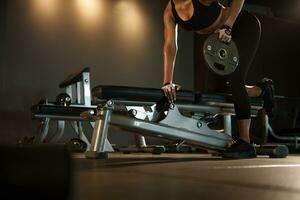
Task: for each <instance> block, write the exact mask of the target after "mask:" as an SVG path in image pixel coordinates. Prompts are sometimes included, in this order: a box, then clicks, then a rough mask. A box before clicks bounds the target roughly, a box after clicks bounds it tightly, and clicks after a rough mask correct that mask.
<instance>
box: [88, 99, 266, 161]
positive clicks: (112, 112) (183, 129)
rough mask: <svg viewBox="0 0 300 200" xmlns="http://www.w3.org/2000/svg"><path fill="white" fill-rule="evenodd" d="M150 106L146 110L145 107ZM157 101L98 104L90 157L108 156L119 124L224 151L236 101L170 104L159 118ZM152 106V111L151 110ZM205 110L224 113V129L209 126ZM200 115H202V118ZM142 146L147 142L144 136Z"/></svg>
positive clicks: (229, 139) (112, 101)
mask: <svg viewBox="0 0 300 200" xmlns="http://www.w3.org/2000/svg"><path fill="white" fill-rule="evenodd" d="M145 107H147V109H145ZM155 107H156V103H155V102H140V101H120V100H113V99H112V100H109V101H106V102H105V103H103V104H100V105H98V112H97V113H96V114H94V115H90V116H89V117H90V118H91V119H94V120H95V129H94V131H93V136H92V141H91V148H90V151H88V152H86V157H87V158H104V159H105V158H107V152H106V151H105V149H107V147H106V145H107V143H105V141H106V140H107V135H108V130H109V127H110V126H117V127H120V128H123V129H127V130H131V131H133V132H135V133H139V134H142V135H150V136H154V137H162V138H167V139H174V140H178V139H179V140H182V141H184V142H186V143H189V144H193V145H197V146H199V147H202V148H204V149H210V150H216V151H222V150H225V149H226V148H227V147H228V145H229V144H230V142H231V141H232V138H231V116H232V115H234V113H235V112H234V107H233V104H230V103H228V104H227V103H226V104H224V103H218V102H210V103H204V104H171V105H170V108H169V109H168V110H167V111H165V113H166V117H165V118H164V119H162V120H160V121H155V119H156V118H157V115H158V114H159V113H157V111H156V109H155ZM149 108H151V109H150V111H149ZM259 109H261V107H259V106H253V107H252V109H251V111H252V116H256V115H257V113H258V110H259ZM186 111H192V112H194V113H195V114H194V116H192V117H186V116H184V115H183V114H181V112H186ZM206 112H210V113H214V114H218V115H219V114H221V115H223V116H224V130H223V131H222V132H220V131H217V130H214V129H211V128H209V126H208V123H207V122H206V121H205V119H204V118H202V117H203V115H202V117H201V115H199V114H200V113H201V114H204V113H206ZM199 116H200V117H199ZM141 139H142V140H141V143H142V144H140V145H146V144H143V143H145V140H144V138H143V137H142V138H141Z"/></svg>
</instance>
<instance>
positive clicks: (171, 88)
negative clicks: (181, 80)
mask: <svg viewBox="0 0 300 200" xmlns="http://www.w3.org/2000/svg"><path fill="white" fill-rule="evenodd" d="M161 89H162V90H163V91H164V94H165V97H166V98H167V99H168V101H169V103H174V102H175V101H176V92H177V91H178V90H179V89H180V86H179V85H177V84H174V83H167V84H165V85H164V86H163V87H162V88H161Z"/></svg>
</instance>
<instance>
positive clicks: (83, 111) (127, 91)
mask: <svg viewBox="0 0 300 200" xmlns="http://www.w3.org/2000/svg"><path fill="white" fill-rule="evenodd" d="M60 87H61V88H64V89H65V91H66V94H67V95H68V97H70V98H71V103H69V104H68V103H66V102H64V103H63V104H58V103H57V102H49V101H48V100H43V101H41V102H40V103H39V104H37V105H34V106H32V108H31V111H32V116H33V118H34V119H39V120H40V121H41V130H40V138H39V141H38V142H44V141H45V138H46V137H47V136H48V132H49V123H50V121H54V122H56V123H57V130H56V133H55V134H54V136H53V137H52V139H50V140H48V141H49V142H57V141H59V140H60V139H61V138H62V136H63V134H64V130H65V123H66V122H67V121H69V122H71V125H72V127H73V129H74V131H75V132H76V134H77V135H78V136H79V138H80V139H82V140H83V141H85V142H86V143H87V146H88V148H87V152H86V157H87V158H104V159H105V158H107V157H108V152H113V151H114V149H113V147H112V145H111V144H110V142H109V141H108V139H107V135H108V130H109V128H110V126H117V127H120V128H122V129H126V130H129V131H131V132H134V133H138V136H137V146H138V147H140V148H142V149H147V147H148V145H147V144H146V140H145V137H144V135H150V136H154V137H161V138H166V139H171V140H176V141H181V144H183V143H185V144H192V145H196V146H198V147H200V148H203V149H207V150H213V151H218V152H219V151H223V150H225V149H226V148H227V147H228V146H229V144H230V142H231V141H232V137H231V135H232V127H231V124H232V122H231V120H232V116H233V115H235V111H234V106H233V103H232V99H231V95H228V94H200V93H194V92H192V91H186V90H181V91H179V92H178V93H177V101H176V103H175V104H168V103H167V102H166V99H165V97H164V94H163V92H162V90H160V89H151V88H138V87H124V86H97V87H95V88H93V90H92V92H91V90H90V72H89V69H88V68H85V69H84V70H82V71H80V72H78V73H76V74H74V75H72V76H69V77H68V78H67V79H66V80H65V81H64V82H63V83H61V84H60ZM74 91H75V92H74ZM91 93H92V95H91ZM92 97H93V98H92ZM261 109H262V101H261V99H259V98H251V116H252V117H256V116H257V115H258V113H259V112H260V110H261ZM218 115H219V116H220V115H221V116H222V117H223V129H222V130H215V129H213V128H210V124H211V122H212V121H213V120H214V119H215V117H216V116H218ZM263 119H264V121H263V123H265V124H264V126H265V127H267V126H269V123H268V118H267V116H264V118H263ZM83 121H88V122H89V124H90V125H91V127H92V128H93V133H92V138H91V141H89V139H88V138H87V137H86V135H85V133H84V131H83V124H82V123H83ZM261 149H262V148H260V149H258V148H257V150H261ZM274 149H275V150H274ZM258 152H260V154H262V155H269V156H275V157H285V156H286V155H287V153H288V152H287V150H286V149H285V148H279V150H278V149H276V148H275V147H270V148H269V147H268V148H267V150H266V151H265V150H264V151H258ZM278 153H279V154H280V155H279V156H278Z"/></svg>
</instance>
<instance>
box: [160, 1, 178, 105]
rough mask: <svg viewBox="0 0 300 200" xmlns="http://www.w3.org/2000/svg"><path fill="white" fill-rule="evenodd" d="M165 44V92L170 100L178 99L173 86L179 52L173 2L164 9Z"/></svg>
mask: <svg viewBox="0 0 300 200" xmlns="http://www.w3.org/2000/svg"><path fill="white" fill-rule="evenodd" d="M163 21H164V45H163V67H164V75H163V76H164V77H163V85H168V86H169V87H164V88H163V89H164V93H165V95H166V97H167V98H168V99H169V101H170V102H173V101H175V100H176V88H175V87H173V84H172V83H173V73H174V65H175V60H176V54H177V49H178V46H177V29H178V26H177V25H176V24H175V22H174V17H173V14H172V7H171V2H169V3H168V5H167V7H166V9H165V11H164V20H163Z"/></svg>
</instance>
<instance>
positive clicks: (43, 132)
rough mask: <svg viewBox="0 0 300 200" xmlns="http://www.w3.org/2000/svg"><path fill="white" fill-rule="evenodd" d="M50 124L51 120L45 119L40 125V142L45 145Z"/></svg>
mask: <svg viewBox="0 0 300 200" xmlns="http://www.w3.org/2000/svg"><path fill="white" fill-rule="evenodd" d="M49 122H50V118H48V117H46V118H45V119H43V120H41V124H40V126H41V127H40V128H41V130H40V139H39V142H41V143H43V142H44V141H45V139H46V137H47V135H48V132H49Z"/></svg>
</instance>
